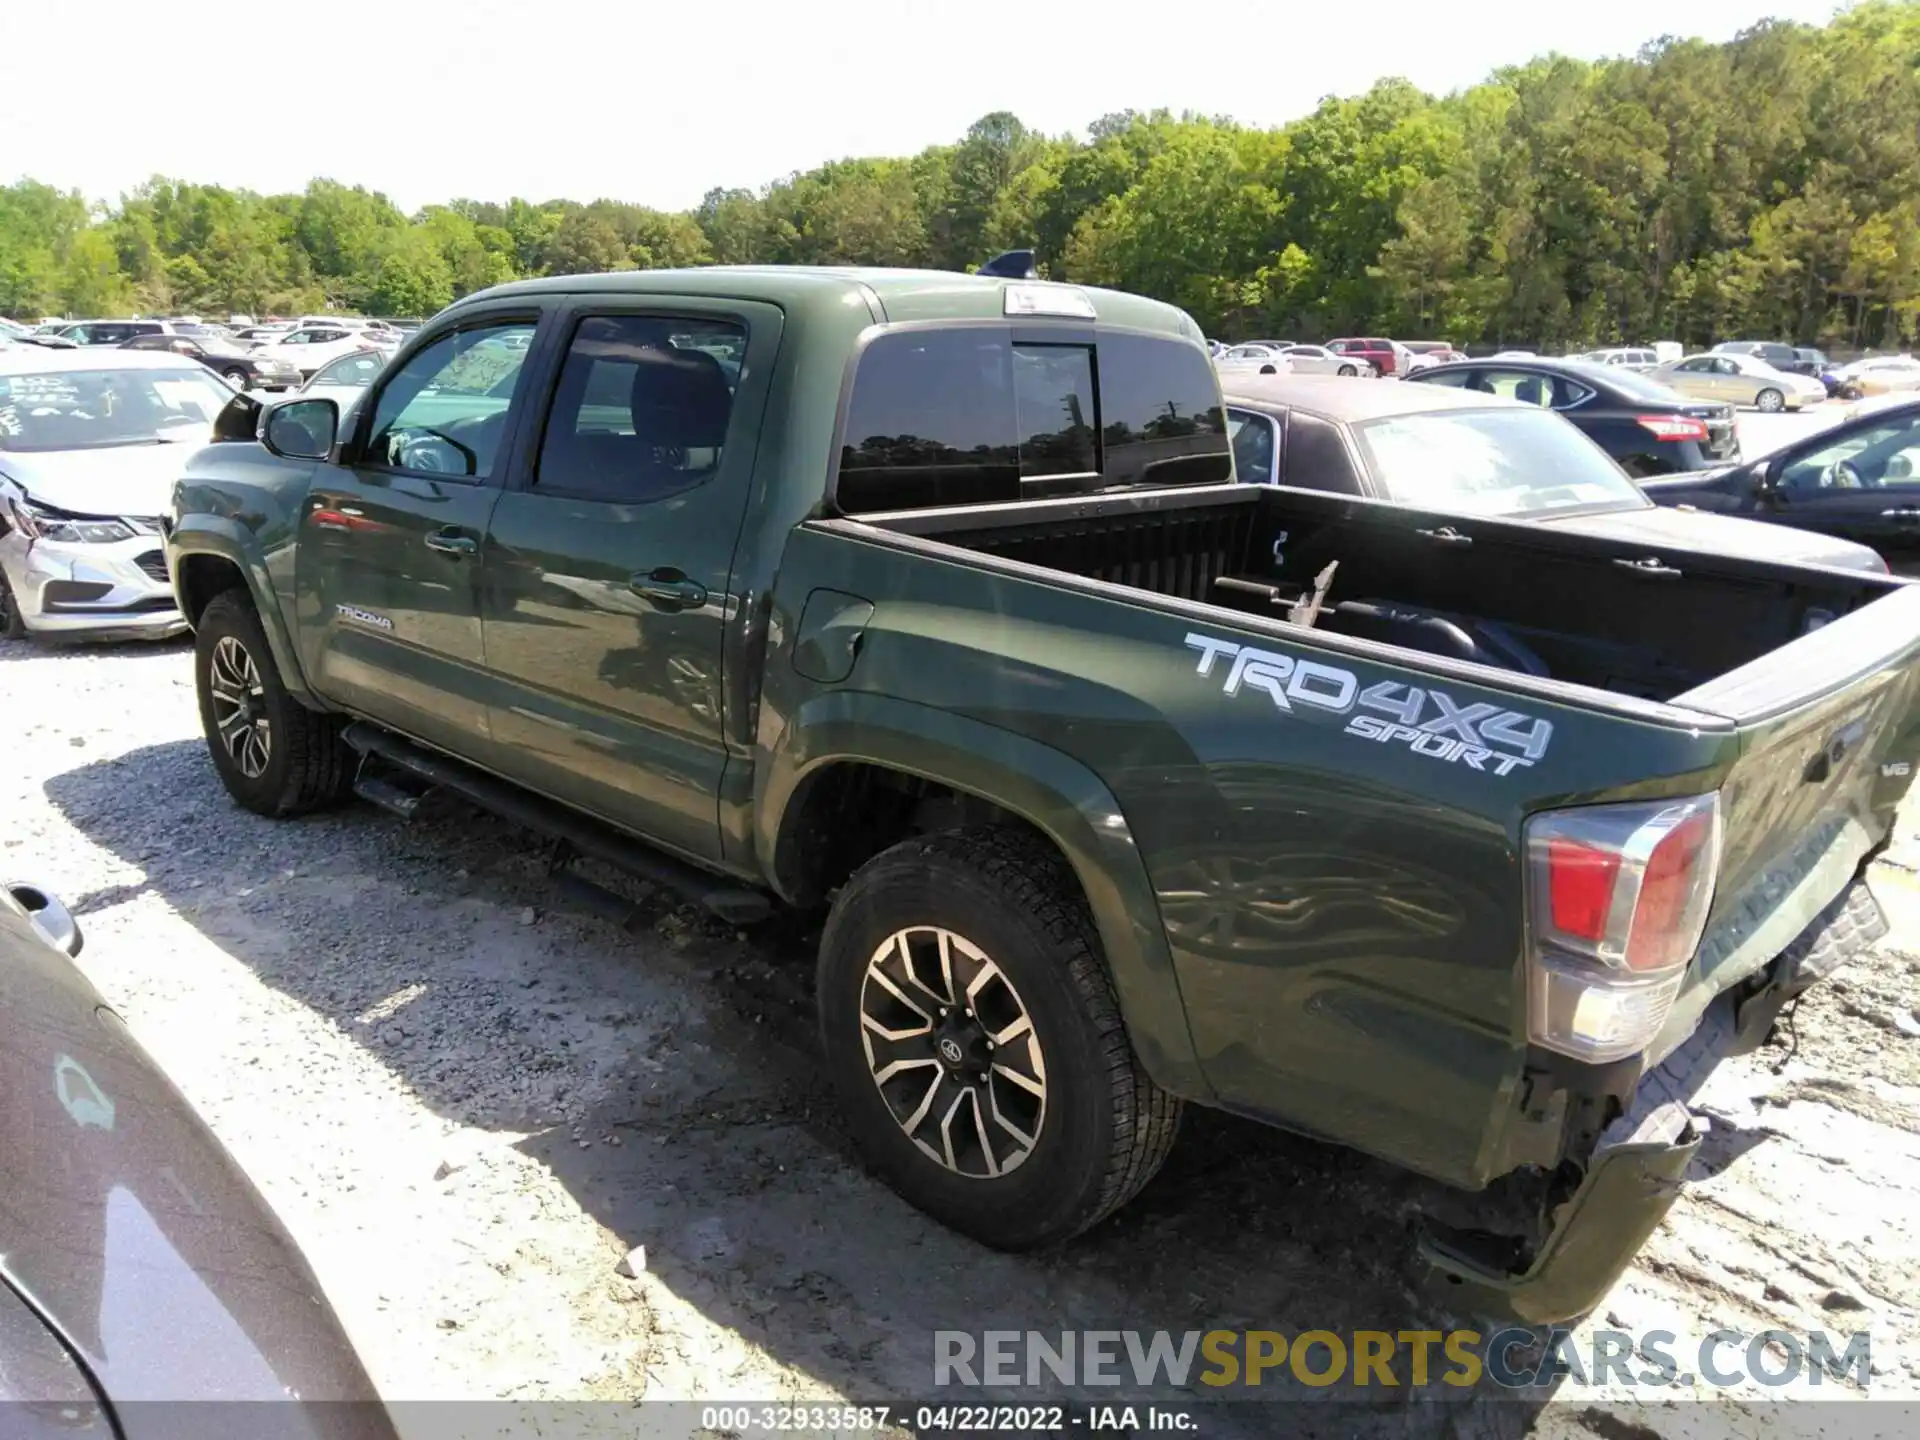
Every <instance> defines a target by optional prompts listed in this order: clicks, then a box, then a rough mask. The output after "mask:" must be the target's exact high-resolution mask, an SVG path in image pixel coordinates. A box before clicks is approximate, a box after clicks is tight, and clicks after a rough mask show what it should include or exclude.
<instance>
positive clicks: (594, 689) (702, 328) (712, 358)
mask: <svg viewBox="0 0 1920 1440" xmlns="http://www.w3.org/2000/svg"><path fill="white" fill-rule="evenodd" d="M781 327H782V315H781V312H780V310H779V309H778V308H776V307H774V306H771V305H762V304H753V303H748V302H744V301H731V300H728V301H719V300H704V299H698V298H692V297H688V298H674V299H671V300H668V299H650V298H648V297H645V296H633V297H626V296H622V297H618V298H617V299H616V298H615V297H605V298H604V299H596V300H594V301H593V302H591V303H589V302H584V301H583V302H580V303H578V304H577V305H576V306H575V307H574V308H573V309H572V310H570V311H569V312H568V313H567V315H566V317H565V324H564V338H563V339H558V338H557V339H556V345H557V346H558V345H561V344H563V345H564V352H563V357H562V359H561V361H560V363H559V365H558V367H557V373H556V376H555V379H554V380H553V382H552V385H551V387H550V391H549V394H548V395H547V396H545V397H543V399H544V403H543V407H542V408H543V409H544V411H545V419H544V422H543V424H542V425H540V426H539V427H538V430H537V434H536V435H535V437H534V441H533V448H532V460H531V464H530V465H529V466H528V467H527V468H526V471H525V473H524V474H522V475H518V476H516V479H515V483H514V484H513V485H512V486H511V487H510V488H508V489H507V490H506V492H505V493H504V494H503V495H502V496H501V499H500V503H499V505H498V506H497V507H495V509H494V511H493V515H492V521H491V524H490V525H489V527H488V531H487V543H486V579H485V585H484V597H483V600H482V606H481V613H482V624H483V626H484V631H485V640H486V651H487V666H488V669H489V671H490V672H491V686H492V692H491V704H490V709H489V723H490V724H491V727H492V734H493V740H494V742H495V745H496V747H497V749H496V754H497V755H499V756H500V757H501V758H500V761H499V763H500V764H501V765H502V766H503V767H508V769H509V773H510V774H511V775H512V777H513V778H514V779H517V780H520V781H522V782H523V783H525V784H528V785H531V786H533V787H535V788H537V789H539V790H541V791H543V792H545V793H547V794H550V795H554V796H556V797H558V798H561V799H564V800H566V801H567V802H568V803H570V804H572V805H575V806H578V807H579V808H581V809H583V810H587V811H589V812H592V813H595V814H598V815H600V816H602V817H603V818H605V819H608V820H611V821H612V822H614V823H615V824H617V825H620V826H623V827H625V828H626V829H629V830H632V831H635V832H637V833H639V834H642V835H646V836H648V837H650V838H652V839H654V840H656V841H658V842H661V843H663V844H665V845H668V846H670V847H672V848H673V849H676V850H678V851H680V852H682V853H683V854H686V855H690V856H692V857H694V858H696V859H709V860H711V859H717V858H719V856H720V843H721V842H720V826H719V793H720V781H721V775H722V772H723V771H724V769H725V767H726V764H727V750H726V746H725V742H724V738H723V735H722V731H721V720H722V700H721V672H720V665H721V651H722V645H723V642H724V639H725V632H726V625H727V621H728V619H729V618H730V617H731V616H733V615H734V614H735V613H736V612H737V610H738V608H739V606H740V605H742V604H743V603H745V601H744V597H740V596H736V595H734V594H733V593H731V590H730V580H731V573H732V565H733V548H734V543H735V541H736V539H737V538H738V536H739V533H740V524H741V519H742V516H743V515H744V514H745V511H746V506H747V502H748V498H749V496H750V494H751V486H752V480H753V464H754V449H755V442H756V440H757V438H758V436H759V429H760V417H761V414H762V412H763V410H764V409H765V407H766V397H767V386H768V383H769V380H770V378H771V376H772V373H773V368H774V359H775V356H776V354H777V352H778V349H779V344H780V333H781Z"/></svg>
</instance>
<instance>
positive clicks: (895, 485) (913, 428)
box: [838, 329, 1020, 511]
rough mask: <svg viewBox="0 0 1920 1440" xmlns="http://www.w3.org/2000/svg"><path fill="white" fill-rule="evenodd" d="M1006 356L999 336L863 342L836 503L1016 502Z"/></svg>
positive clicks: (925, 334)
mask: <svg viewBox="0 0 1920 1440" xmlns="http://www.w3.org/2000/svg"><path fill="white" fill-rule="evenodd" d="M1012 359H1013V356H1012V347H1011V346H1010V345H1009V344H1008V341H1007V336H1006V334H1005V332H1003V331H999V330H985V329H982V330H929V331H915V332H903V333H898V334H893V335H882V336H880V337H879V338H878V339H876V340H875V341H874V342H873V343H872V344H871V345H869V346H868V347H867V350H866V353H865V354H864V355H863V356H861V358H860V370H859V374H858V375H857V377H856V378H855V381H854V387H853V401H852V404H851V406H850V407H849V409H848V411H847V429H846V439H845V444H844V445H843V446H842V447H841V451H840V480H839V486H838V495H839V500H840V504H841V506H842V507H843V508H844V509H847V510H850V511H860V510H889V509H896V508H898V509H906V508H909V507H915V506H923V505H971V504H981V503H984V502H987V501H993V500H1017V499H1018V498H1019V496H1020V468H1019V436H1018V433H1017V429H1018V427H1017V424H1016V421H1015V417H1014V409H1013V394H1012V391H1013V386H1012V381H1011V380H1010V379H1009V376H1008V372H1009V370H1010V368H1011V365H1012Z"/></svg>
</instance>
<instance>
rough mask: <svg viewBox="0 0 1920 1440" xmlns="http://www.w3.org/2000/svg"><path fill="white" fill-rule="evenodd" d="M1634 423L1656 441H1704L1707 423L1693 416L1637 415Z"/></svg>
mask: <svg viewBox="0 0 1920 1440" xmlns="http://www.w3.org/2000/svg"><path fill="white" fill-rule="evenodd" d="M1633 418H1634V423H1635V424H1636V425H1638V426H1639V427H1640V428H1641V429H1642V430H1645V431H1646V432H1647V433H1648V434H1649V435H1651V436H1653V438H1654V439H1656V440H1702V441H1704V440H1705V439H1706V438H1707V422H1706V421H1704V420H1696V419H1694V418H1693V417H1692V416H1691V415H1636V416H1634V417H1633Z"/></svg>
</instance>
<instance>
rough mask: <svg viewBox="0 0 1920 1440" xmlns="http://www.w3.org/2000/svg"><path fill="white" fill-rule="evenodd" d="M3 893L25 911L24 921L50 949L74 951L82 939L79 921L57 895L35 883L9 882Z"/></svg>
mask: <svg viewBox="0 0 1920 1440" xmlns="http://www.w3.org/2000/svg"><path fill="white" fill-rule="evenodd" d="M7 893H8V894H9V895H11V896H12V897H13V899H14V903H15V904H17V905H19V907H20V908H21V909H22V910H24V911H26V912H27V923H28V924H29V925H31V926H33V928H34V929H35V930H37V931H38V932H39V934H40V938H41V939H42V940H44V941H46V942H47V943H48V944H49V945H51V946H52V947H53V948H54V949H56V950H58V951H59V952H60V953H61V954H63V955H78V954H79V953H80V947H81V945H82V944H83V943H84V942H83V941H82V939H81V936H80V922H79V921H78V920H75V919H74V918H73V912H72V911H71V910H69V909H67V907H66V906H65V905H63V904H61V903H60V898H59V897H58V896H57V895H52V894H49V893H48V892H47V891H45V890H42V889H41V888H40V887H39V886H38V885H19V884H15V885H9V886H7Z"/></svg>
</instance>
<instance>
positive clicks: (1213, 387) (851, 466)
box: [835, 324, 1232, 514]
mask: <svg viewBox="0 0 1920 1440" xmlns="http://www.w3.org/2000/svg"><path fill="white" fill-rule="evenodd" d="M1231 475H1232V459H1231V453H1230V450H1229V447H1228V442H1227V433H1226V423H1225V419H1224V415H1223V412H1222V410H1221V405H1220V394H1219V389H1218V386H1217V384H1216V382H1215V380H1214V375H1213V367H1212V365H1211V364H1210V363H1209V362H1208V360H1207V357H1206V354H1205V352H1204V351H1202V350H1200V349H1198V348H1197V347H1196V346H1193V345H1191V344H1189V343H1187V342H1185V341H1182V340H1178V339H1175V338H1173V337H1171V336H1163V335H1150V334H1143V333H1139V332H1134V331H1128V330H1118V329H1098V330H1095V329H1091V328H1087V329H1082V328H1069V329H1065V330H1062V331H1046V330H1029V329H1027V328H1026V327H1019V326H1008V325H997V324H990V325H963V326H949V327H943V328H924V329H923V328H917V327H916V328H912V329H905V328H903V329H899V330H893V331H886V332H882V333H881V334H880V335H878V336H876V337H874V339H873V340H872V341H870V342H869V343H868V345H867V346H866V348H865V350H864V351H863V353H862V354H861V357H860V360H859V363H858V366H857V368H856V370H855V374H854V380H853V388H852V392H851V395H850V396H849V399H848V404H847V418H846V425H845V429H844V432H843V437H842V444H841V447H840V455H839V473H838V477H837V480H836V484H835V499H836V501H837V503H838V505H839V508H840V509H841V510H842V511H844V512H846V513H849V514H871V513H874V512H877V511H884V510H908V509H921V508H926V507H941V506H955V505H979V504H991V503H996V502H1005V501H1014V500H1023V499H1025V500H1030V499H1037V498H1041V497H1044V496H1049V495H1063V494H1089V493H1095V492H1100V491H1112V490H1117V489H1127V488H1134V487H1142V488H1144V487H1156V488H1157V487H1161V486H1169V485H1193V484H1210V483H1218V482H1221V481H1225V480H1227V479H1229V478H1230V477H1231Z"/></svg>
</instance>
